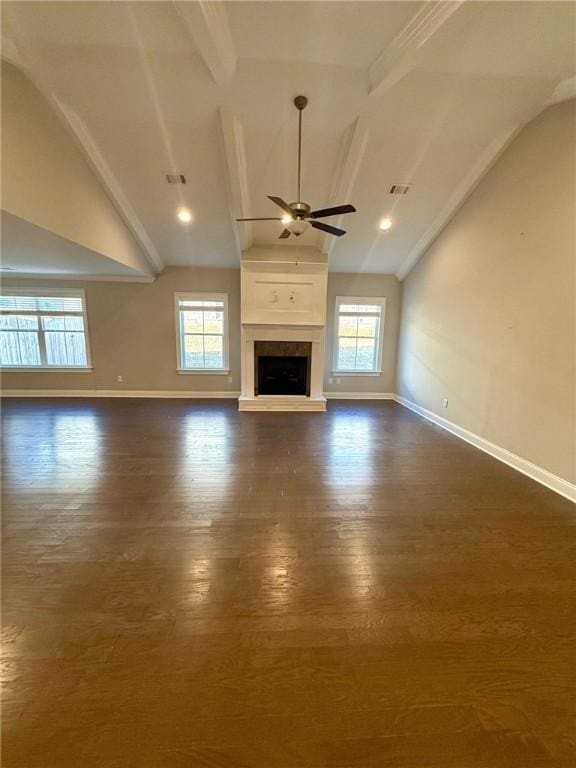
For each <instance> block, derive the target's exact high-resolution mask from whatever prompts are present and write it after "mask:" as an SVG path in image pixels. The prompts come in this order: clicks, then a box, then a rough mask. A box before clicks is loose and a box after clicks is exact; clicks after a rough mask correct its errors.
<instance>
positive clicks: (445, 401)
mask: <svg viewBox="0 0 576 768" xmlns="http://www.w3.org/2000/svg"><path fill="white" fill-rule="evenodd" d="M442 407H443V408H448V398H447V397H445V398H444V400H442Z"/></svg>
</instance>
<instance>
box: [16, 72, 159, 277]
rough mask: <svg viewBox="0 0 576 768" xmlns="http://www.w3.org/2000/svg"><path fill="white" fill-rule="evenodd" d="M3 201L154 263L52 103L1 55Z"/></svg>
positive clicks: (26, 215) (135, 262)
mask: <svg viewBox="0 0 576 768" xmlns="http://www.w3.org/2000/svg"><path fill="white" fill-rule="evenodd" d="M1 73H2V115H1V119H2V208H3V209H4V210H5V211H8V212H9V213H11V214H13V215H14V216H18V217H19V218H21V219H25V220H26V221H29V222H31V223H32V224H35V225H36V226H38V227H42V228H44V229H46V230H48V231H50V232H53V233H55V234H56V235H59V236H60V237H64V238H66V239H67V240H71V241H72V242H74V243H78V244H80V245H82V246H84V247H86V248H89V249H91V250H92V251H95V252H96V253H99V254H102V255H104V256H107V257H109V258H111V259H114V260H115V261H118V262H120V263H121V264H124V265H125V266H128V267H131V268H133V269H136V270H138V271H139V272H142V273H150V272H151V270H150V266H149V264H148V262H147V260H146V258H145V256H144V254H143V253H142V251H141V249H140V247H139V246H138V244H137V242H136V240H135V238H134V237H133V235H132V233H131V232H130V230H129V229H128V227H127V226H126V224H125V223H124V221H123V220H122V218H121V216H120V214H119V213H118V211H117V210H116V208H115V206H114V204H113V203H112V201H111V200H110V198H109V197H108V195H107V193H106V191H105V190H104V188H103V187H102V185H101V183H100V181H99V180H98V179H97V177H96V175H95V174H94V172H93V171H92V169H91V168H90V166H89V165H88V161H87V160H86V159H85V157H84V155H83V153H82V151H81V150H80V148H79V147H78V146H77V145H76V144H75V143H74V141H73V140H72V137H71V135H70V134H69V133H68V131H67V130H66V128H65V127H64V125H63V124H62V122H61V121H60V119H59V118H58V117H57V115H56V113H55V112H54V110H53V108H52V107H51V106H50V104H49V103H48V102H47V101H46V99H45V98H44V97H43V96H42V94H41V93H40V92H39V91H38V90H37V89H36V88H35V87H34V85H33V84H32V83H31V82H30V81H29V80H28V79H27V78H26V76H25V75H24V74H23V73H22V72H20V71H19V70H18V69H16V68H15V67H14V66H12V65H11V64H8V63H6V62H4V61H3V62H2V70H1Z"/></svg>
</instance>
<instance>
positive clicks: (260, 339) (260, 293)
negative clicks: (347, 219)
mask: <svg viewBox="0 0 576 768" xmlns="http://www.w3.org/2000/svg"><path fill="white" fill-rule="evenodd" d="M326 288H327V262H326V257H325V256H324V255H323V254H322V253H321V252H320V251H319V249H317V248H314V247H293V246H282V247H276V246H267V247H259V246H255V247H253V248H251V249H250V250H249V251H246V252H244V253H243V254H242V262H241V321H242V356H241V374H242V392H241V395H240V398H239V402H238V407H239V409H240V410H241V411H325V410H326V398H325V396H324V392H323V379H324V336H325V323H326Z"/></svg>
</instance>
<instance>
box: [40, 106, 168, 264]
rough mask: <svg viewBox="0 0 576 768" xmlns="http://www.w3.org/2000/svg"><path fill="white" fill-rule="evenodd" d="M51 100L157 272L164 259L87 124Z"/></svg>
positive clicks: (67, 108) (72, 112) (75, 114)
mask: <svg viewBox="0 0 576 768" xmlns="http://www.w3.org/2000/svg"><path fill="white" fill-rule="evenodd" d="M53 101H54V104H55V105H56V106H57V108H58V110H59V112H60V114H61V115H62V117H63V118H64V120H65V121H66V124H67V125H68V127H69V129H70V131H71V132H72V134H73V135H74V137H75V138H76V140H77V141H78V143H79V144H80V146H81V148H82V149H83V150H84V153H85V155H86V156H87V158H88V160H89V162H90V166H91V167H92V170H93V171H94V172H95V173H96V176H97V177H98V179H99V180H100V182H101V183H102V184H103V186H104V188H105V189H106V190H107V191H108V193H109V194H110V197H111V198H112V200H113V202H114V204H115V206H116V209H117V210H118V213H120V215H121V216H122V218H123V219H124V221H125V223H126V224H127V225H128V227H129V229H130V231H131V232H132V234H133V235H134V237H135V238H136V240H137V241H138V244H139V245H140V247H141V248H142V250H143V251H144V254H145V256H146V258H147V260H148V262H149V263H150V265H151V266H152V267H153V269H154V271H156V272H159V271H161V270H162V269H163V268H164V262H163V261H162V259H161V258H160V255H159V253H158V251H157V250H156V247H155V245H154V243H153V242H152V240H151V239H150V237H149V236H148V233H147V232H146V230H145V229H144V226H143V224H142V222H141V221H140V219H139V218H138V216H137V214H136V211H135V210H134V208H133V207H132V205H131V203H130V201H129V200H128V198H127V197H126V194H125V192H124V190H123V189H122V186H121V185H120V182H119V181H118V179H117V178H116V176H115V175H114V173H113V172H112V169H111V168H110V166H109V165H108V163H107V162H106V160H105V159H104V155H103V154H102V152H101V151H100V148H99V147H98V144H97V143H96V141H95V140H94V139H93V138H92V135H91V134H90V131H89V130H88V128H87V127H86V124H85V123H84V122H83V120H81V118H80V117H79V116H78V114H77V113H76V112H74V110H72V109H70V107H68V106H67V105H66V104H64V103H63V102H62V101H60V99H58V98H57V97H56V96H54V97H53Z"/></svg>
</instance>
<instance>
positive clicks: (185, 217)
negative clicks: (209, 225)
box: [176, 208, 192, 224]
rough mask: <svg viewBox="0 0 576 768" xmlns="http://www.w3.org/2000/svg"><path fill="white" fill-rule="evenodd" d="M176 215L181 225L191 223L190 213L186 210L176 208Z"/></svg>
mask: <svg viewBox="0 0 576 768" xmlns="http://www.w3.org/2000/svg"><path fill="white" fill-rule="evenodd" d="M176 215H177V216H178V219H179V220H180V221H181V222H182V224H190V222H191V221H192V213H191V212H190V210H189V209H188V208H178V211H177V213H176Z"/></svg>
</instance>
